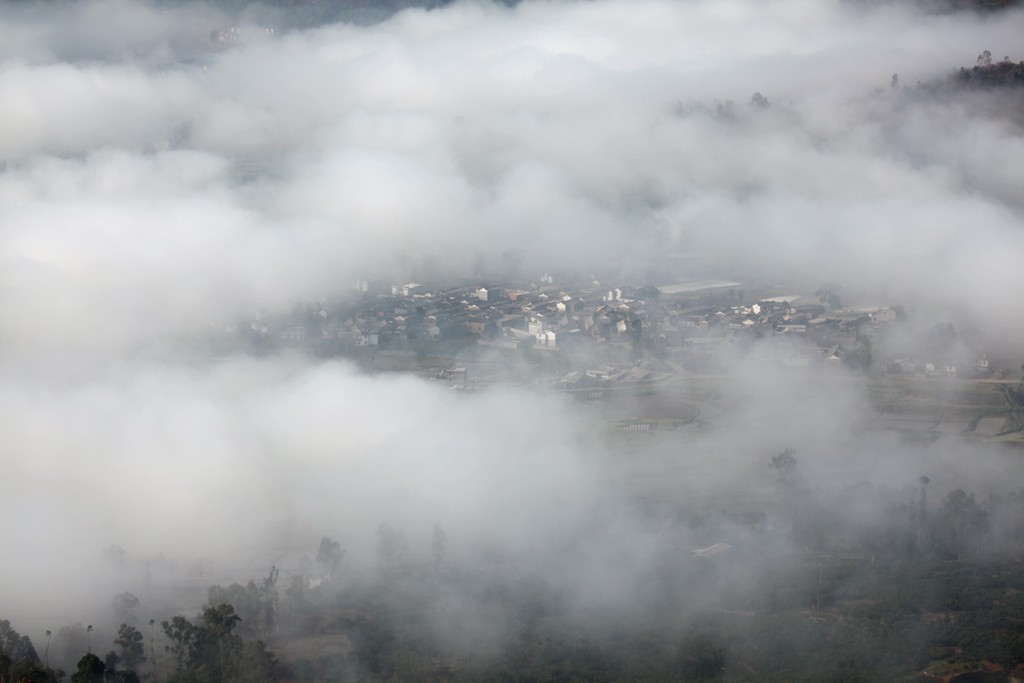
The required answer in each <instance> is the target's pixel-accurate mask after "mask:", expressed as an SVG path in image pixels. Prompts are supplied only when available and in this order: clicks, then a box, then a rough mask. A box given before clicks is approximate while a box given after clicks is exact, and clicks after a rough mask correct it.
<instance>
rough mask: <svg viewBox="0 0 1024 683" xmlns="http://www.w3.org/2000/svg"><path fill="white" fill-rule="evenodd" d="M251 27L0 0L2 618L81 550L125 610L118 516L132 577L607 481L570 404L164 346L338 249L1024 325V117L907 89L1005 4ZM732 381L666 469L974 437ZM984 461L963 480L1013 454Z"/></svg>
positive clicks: (735, 477)
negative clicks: (662, 274) (9, 555)
mask: <svg viewBox="0 0 1024 683" xmlns="http://www.w3.org/2000/svg"><path fill="white" fill-rule="evenodd" d="M258 16H259V15H258V14H253V15H252V17H258ZM231 28H237V29H238V33H237V35H240V36H242V37H241V38H240V39H238V40H233V41H231V42H229V43H226V44H218V45H212V44H211V43H210V38H209V36H210V33H211V31H222V32H225V31H229V30H230V29H231ZM266 28H267V26H265V25H264V24H262V23H260V22H259V21H258V20H257V19H256V18H253V19H252V20H251V21H249V22H248V23H247V21H246V20H244V19H243V20H236V19H231V18H229V17H227V16H226V15H225V14H223V13H222V12H221V11H219V10H217V9H211V8H209V7H206V6H203V5H200V4H190V5H183V6H182V5H174V6H167V7H164V6H159V5H149V4H145V3H137V2H125V1H121V0H110V1H107V0H84V1H83V2H78V3H75V4H73V5H68V4H61V3H58V4H40V5H21V4H7V5H3V6H0V159H2V160H3V165H2V167H0V368H2V375H0V406H2V407H0V433H2V434H3V435H4V446H3V452H4V456H3V482H4V495H3V498H2V502H0V514H2V516H3V517H4V518H5V519H7V520H9V522H11V523H9V524H8V525H7V528H8V533H7V536H6V540H7V543H6V547H7V548H8V549H11V548H18V549H20V551H21V552H23V554H24V556H25V557H26V558H27V559H28V561H26V562H10V561H9V562H5V563H3V566H2V567H0V586H2V588H0V601H2V602H4V603H5V604H8V605H11V606H12V607H11V610H10V614H9V615H7V614H5V616H10V618H12V619H13V618H14V617H15V615H18V614H19V610H24V612H23V614H25V615H26V616H27V612H29V611H30V610H29V608H28V606H29V605H35V606H36V608H38V605H40V604H44V603H45V604H46V605H49V607H47V609H48V610H50V613H51V614H58V613H60V610H62V609H68V613H69V614H70V615H71V616H72V617H74V618H81V619H87V618H88V616H87V614H86V610H85V609H84V608H82V609H78V608H74V607H68V606H69V605H72V604H73V603H72V602H69V599H70V596H72V595H75V596H80V595H81V594H82V592H83V591H88V590H90V589H89V588H88V587H89V586H95V585H97V584H96V583H95V582H97V581H100V579H99V578H98V577H100V576H104V577H105V578H104V579H103V580H102V581H103V582H105V583H102V584H101V585H102V586H103V588H97V589H96V594H97V595H98V597H97V600H98V601H99V604H102V605H109V597H108V595H107V593H108V592H109V593H111V594H112V593H113V592H117V590H119V587H118V585H117V581H116V580H115V579H110V578H109V577H107V574H106V573H107V568H106V565H104V560H103V556H102V550H103V549H104V548H107V547H109V546H111V545H114V544H116V545H119V546H121V547H122V548H123V549H124V550H125V552H126V557H127V558H128V561H129V562H130V563H132V565H131V566H132V567H133V569H132V570H131V571H130V572H128V574H131V572H135V573H134V574H132V577H133V578H131V579H130V580H133V581H135V580H138V578H139V576H140V575H141V572H143V571H144V570H143V569H142V568H141V567H142V566H143V565H142V564H140V562H144V561H147V560H153V558H156V557H158V556H160V555H163V556H165V557H167V558H173V559H174V560H175V561H176V562H179V563H180V564H181V565H182V566H187V565H189V564H190V563H193V562H195V561H196V560H198V559H209V560H212V561H213V562H214V563H215V566H216V567H217V568H218V569H217V571H225V572H226V571H228V568H230V567H236V566H239V565H245V563H246V562H247V561H248V560H249V558H252V557H260V556H262V555H261V553H265V554H267V556H269V554H270V553H271V550H272V549H276V548H294V547H297V546H299V545H302V544H306V547H308V546H309V544H313V545H315V542H316V541H317V540H318V539H319V537H320V535H323V534H329V535H331V536H333V537H336V538H338V539H340V540H341V541H342V542H343V543H344V546H345V548H346V549H347V550H348V553H349V554H348V556H347V557H348V558H349V561H351V562H352V563H353V566H359V564H360V563H365V564H367V565H369V564H370V563H371V561H372V553H373V542H374V536H373V533H374V530H375V529H376V528H377V525H378V524H380V523H381V522H383V521H390V522H391V523H392V524H394V525H396V526H400V527H401V528H403V529H405V531H406V533H407V534H408V535H409V538H410V539H411V540H410V546H411V552H412V553H413V554H414V555H415V554H422V556H423V557H427V556H428V555H429V534H430V529H431V528H432V527H433V525H434V524H435V523H440V524H442V525H443V526H444V527H445V528H446V529H447V530H448V533H449V536H450V538H451V539H452V541H451V547H452V552H453V553H459V552H465V553H469V552H470V551H471V550H472V551H474V552H476V551H479V550H480V549H481V548H485V549H486V548H491V549H492V550H493V551H494V552H499V553H518V554H520V555H527V554H528V553H530V552H533V551H537V552H546V551H547V550H549V549H550V548H553V547H560V546H561V545H564V544H566V543H569V542H570V541H569V540H568V539H572V538H573V536H574V534H577V533H578V531H579V530H580V529H584V528H586V527H587V525H588V524H590V523H592V522H593V518H592V516H593V514H594V511H595V510H596V509H600V508H601V507H602V505H601V504H602V503H608V502H609V501H611V504H614V501H617V500H619V499H620V498H621V491H620V490H619V488H618V487H617V486H616V484H615V482H616V481H617V479H618V477H617V474H616V472H618V470H617V469H616V468H617V467H621V464H620V465H612V464H609V462H610V460H612V459H613V458H612V456H611V455H610V454H609V453H607V452H606V447H605V446H604V445H603V444H602V441H601V439H600V428H599V427H596V426H595V425H594V423H593V422H592V421H591V420H590V418H589V417H588V416H587V414H586V413H585V412H583V411H580V410H579V409H578V408H576V407H574V406H573V405H572V403H571V402H570V401H567V400H563V399H561V398H559V397H555V396H550V395H544V394H539V393H538V392H535V391H531V390H527V389H507V390H494V391H491V392H485V393H483V394H476V395H472V396H461V395H457V394H456V393H455V392H451V391H450V390H448V389H447V388H443V387H440V386H438V385H437V384H436V383H433V384H432V383H426V382H423V381H421V380H419V379H416V378H414V377H408V376H392V375H367V374H363V373H360V372H359V371H358V370H356V369H355V368H352V367H349V366H348V365H347V364H346V363H344V362H322V361H317V360H315V359H311V358H304V357H298V356H279V355H278V356H266V357H242V356H239V357H232V358H230V359H227V360H224V359H221V360H218V361H216V362H206V361H202V360H200V361H196V360H195V359H188V360H182V359H181V357H180V356H179V355H177V354H176V352H175V349H178V348H179V346H178V344H179V342H181V341H182V340H187V339H190V338H193V337H195V336H196V335H203V334H206V333H207V332H208V331H210V330H214V329H216V330H220V329H223V328H224V326H225V325H228V324H231V323H232V322H234V321H236V320H238V319H240V318H244V317H245V316H252V315H254V314H255V313H256V312H257V311H260V310H278V309H282V308H284V309H286V308H287V307H288V306H289V305H291V303H292V302H304V301H310V300H312V299H315V298H317V297H333V296H336V295H337V294H338V293H341V292H344V291H345V290H346V289H347V288H348V287H349V286H350V283H351V281H352V280H353V279H355V278H359V277H364V278H367V277H368V278H382V279H390V278H394V279H395V280H396V281H397V280H398V279H401V278H405V277H409V276H410V274H411V273H414V272H424V271H429V272H430V273H431V274H433V275H434V276H435V277H438V278H441V277H457V276H461V275H465V274H468V273H469V272H470V271H471V270H472V268H473V261H474V259H475V258H478V256H477V255H478V254H480V253H483V255H484V258H487V259H492V260H493V261H498V260H500V254H501V252H502V251H503V250H508V249H521V250H523V253H524V254H525V260H524V267H525V268H532V269H536V270H538V272H540V269H542V268H548V267H562V268H574V269H579V270H586V269H588V268H603V269H607V268H609V267H614V268H619V269H621V270H622V271H623V272H629V273H638V272H639V273H642V272H643V271H644V264H646V263H648V262H649V261H650V260H651V259H652V258H653V256H654V255H657V254H660V253H664V252H687V253H703V254H705V255H706V258H707V259H708V260H709V261H710V262H713V263H715V264H718V265H719V266H720V267H721V268H723V269H726V270H728V271H729V272H734V273H735V272H743V271H744V270H747V271H748V272H757V273H759V274H761V275H764V276H771V277H781V278H785V279H787V280H788V281H791V282H797V283H803V285H809V286H811V288H812V289H813V286H814V285H815V284H817V283H818V282H820V281H824V280H841V281H843V282H845V283H848V287H849V288H850V289H852V290H855V291H858V292H861V293H863V296H864V297H865V298H868V299H874V300H876V301H878V303H884V304H886V305H891V304H895V303H904V304H905V305H908V306H910V305H912V306H914V307H916V309H917V310H930V311H935V312H937V314H940V315H948V316H956V319H957V321H958V322H959V321H965V322H966V323H968V324H974V325H978V326H984V327H985V328H986V330H987V332H988V333H991V334H993V335H997V334H1002V333H1007V334H1014V333H1018V334H1019V333H1020V332H1024V323H1022V320H1021V318H1020V316H1019V315H1007V314H1006V311H1007V309H1008V307H1012V306H1018V305H1019V301H1018V300H1019V297H1018V296H1017V293H1018V292H1019V291H1021V289H1022V287H1024V268H1021V267H1020V264H1021V263H1024V225H1022V222H1024V201H1022V198H1024V192H1022V190H1024V162H1022V159H1024V136H1022V134H1021V133H1022V128H1021V127H1022V125H1024V120H1022V119H1021V117H1020V112H1019V110H1016V111H1014V110H1012V109H1009V110H1008V109H1007V107H1006V106H1005V103H1004V102H1003V101H1002V100H1001V99H1000V97H999V96H998V95H996V94H991V93H988V94H986V93H974V94H972V95H970V96H966V95H963V94H959V95H954V94H951V93H949V92H945V91H943V92H933V91H929V90H927V89H924V88H921V89H918V88H916V86H917V84H918V83H919V82H920V83H925V84H927V83H934V82H937V81H940V80H942V79H944V78H947V77H948V76H949V74H950V73H951V72H952V71H954V70H955V69H957V68H959V67H960V66H972V65H973V64H974V62H975V59H976V57H977V55H978V54H979V53H980V52H981V51H982V50H985V49H988V50H991V52H992V54H993V55H995V56H996V57H997V58H1001V57H1002V56H1003V55H1004V54H1005V55H1008V56H1009V57H1010V58H1011V59H1014V60H1019V59H1021V58H1024V55H1022V54H1020V47H1021V43H1020V36H1021V35H1024V12H1022V11H1008V12H1004V13H1002V14H1000V15H999V16H998V19H994V18H992V17H987V16H983V15H979V14H974V13H951V14H928V13H924V12H921V11H918V10H917V9H915V8H914V6H913V5H911V4H900V3H894V4H879V5H870V6H864V5H861V4H860V3H846V2H827V1H816V0H815V1H812V0H780V1H775V0H769V1H765V0H735V1H734V0H730V1H726V2H723V1H721V0H714V1H711V0H708V1H706V2H674V1H670V0H650V1H636V0H630V1H628V2H627V1H625V0H623V1H618V2H616V1H610V0H599V1H595V2H582V1H580V2H572V1H564V2H540V1H537V2H534V1H527V2H523V3H521V4H519V5H517V6H516V7H514V8H509V7H505V6H502V5H495V4H489V3H487V2H458V3H455V4H452V5H450V6H447V7H445V8H443V9H436V10H431V11H425V10H408V11H404V12H401V13H399V14H397V15H395V16H393V17H392V18H391V19H389V20H387V21H384V22H382V23H377V24H373V25H369V26H355V25H346V24H342V25H329V26H323V27H320V28H314V29H307V30H301V31H300V30H285V29H282V28H280V27H278V28H276V29H275V31H274V32H273V33H269V32H268V31H267V30H266ZM232 35H234V34H232ZM894 73H896V74H898V87H895V88H894V87H891V86H890V83H891V79H892V76H893V74H894ZM755 92H758V93H761V94H762V95H763V96H764V97H766V98H767V99H768V101H769V102H770V107H767V108H757V107H752V106H748V102H750V100H751V98H752V96H753V94H754V93H755ZM729 102H731V103H732V104H729ZM740 374H741V375H742V376H743V377H745V378H746V379H745V382H746V384H745V385H744V386H743V392H742V396H743V400H742V401H741V402H740V407H738V408H737V410H736V411H735V412H734V414H733V418H732V419H733V420H734V421H735V429H731V430H724V431H723V433H722V434H721V435H718V436H717V437H716V438H714V439H708V440H705V441H699V442H695V443H690V444H689V445H687V446H683V447H680V448H683V449H684V452H683V454H682V455H681V456H680V457H682V458H683V462H684V463H686V466H685V467H682V468H680V467H675V468H674V469H672V470H671V471H670V472H667V473H666V474H665V481H667V482H670V483H672V484H673V485H676V484H678V485H679V486H682V487H685V486H699V485H704V484H706V485H707V486H721V487H724V488H726V489H729V488H730V487H737V486H754V485H757V482H758V477H759V476H763V470H764V462H765V458H766V457H767V456H769V455H771V454H773V453H776V452H778V451H780V450H782V449H784V448H786V447H789V446H794V447H798V448H799V449H801V453H808V454H809V453H812V452H819V453H824V454H826V455H822V457H821V460H820V461H819V463H818V464H817V465H815V464H814V460H813V458H810V457H808V459H807V460H806V462H807V466H808V467H809V468H810V470H809V472H810V473H815V472H817V474H820V475H821V476H822V478H827V476H829V475H828V473H829V472H842V477H843V478H844V479H845V478H848V479H849V480H850V481H851V482H855V481H858V480H860V479H863V478H866V477H871V476H874V477H876V478H879V479H881V478H886V477H891V479H892V480H893V481H894V482H895V485H897V486H899V485H902V484H904V483H905V482H906V481H907V480H909V481H913V480H914V479H915V478H916V477H917V476H918V475H919V474H920V473H921V472H920V471H919V469H920V468H919V466H918V465H919V463H922V462H929V461H928V460H927V459H928V458H931V459H932V461H930V462H931V463H932V464H931V466H933V467H934V466H935V462H938V461H945V460H948V461H949V462H950V463H955V462H957V456H956V454H943V453H935V452H930V453H928V454H924V453H923V452H921V451H919V450H915V449H913V448H907V449H904V450H902V451H900V452H899V453H896V452H894V450H893V449H895V448H896V447H895V446H894V445H893V444H890V443H887V442H881V441H880V442H879V443H878V444H875V445H869V446H863V445H851V444H853V442H854V441H856V439H855V438H854V436H852V435H851V434H852V430H853V429H855V427H856V426H857V425H858V424H859V422H858V421H859V420H861V419H862V418H863V415H864V414H865V411H866V410H867V407H866V406H867V402H866V398H865V397H864V395H863V393H862V392H861V391H860V390H859V389H857V388H854V389H851V390H850V391H849V392H847V393H843V394H842V395H830V396H829V397H828V400H822V399H821V397H820V396H816V395H814V393H813V391H810V390H809V389H808V388H807V387H806V386H803V385H800V384H794V383H791V382H790V380H788V379H787V378H786V377H781V376H774V375H771V374H770V373H769V374H763V373H760V372H759V371H758V370H756V369H755V368H754V366H752V368H751V371H750V372H746V373H740ZM836 444H839V446H835V445H836ZM830 447H836V448H837V453H838V454H835V455H834V456H828V455H827V452H828V450H829V448H830ZM685 449H690V450H685ZM840 455H843V456H849V457H848V458H840V457H839V456H840ZM830 457H831V458H832V459H831V460H830V459H829V458H830ZM988 458H989V459H987V460H985V461H984V463H983V464H981V465H977V464H976V465H975V467H974V468H973V469H972V472H971V473H972V474H973V475H974V476H976V478H977V479H978V480H983V481H986V482H1001V483H1002V484H1005V485H1007V486H1012V485H1014V484H1015V483H1018V482H1020V481H1021V476H1020V473H1019V472H1017V471H1015V470H1013V469H1011V468H1009V467H1008V466H1007V465H1006V464H1005V461H1004V460H1003V459H1002V456H1000V455H998V454H992V455H990V456H988ZM879 463H882V464H881V465H880V464H879ZM815 467H817V468H818V470H815ZM833 467H834V468H838V469H834V470H833V469H830V468H833ZM957 471H959V470H957ZM759 472H761V474H759ZM837 476H838V475H837ZM622 524H624V525H627V526H628V522H625V521H624V522H622ZM623 536H624V537H629V536H630V534H629V533H626V532H623ZM637 542H639V541H637ZM595 552H596V551H595ZM264 570H265V568H264V567H263V566H262V565H260V567H259V568H257V569H256V570H254V572H255V573H257V574H258V573H259V572H262V571H264ZM217 576H221V575H219V574H218V575H217ZM237 578H239V579H245V578H249V577H248V576H239V577H237ZM127 580H128V579H126V581H127ZM108 588H109V589H110V590H109V591H108Z"/></svg>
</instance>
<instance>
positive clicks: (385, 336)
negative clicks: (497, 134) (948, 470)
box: [249, 275, 900, 387]
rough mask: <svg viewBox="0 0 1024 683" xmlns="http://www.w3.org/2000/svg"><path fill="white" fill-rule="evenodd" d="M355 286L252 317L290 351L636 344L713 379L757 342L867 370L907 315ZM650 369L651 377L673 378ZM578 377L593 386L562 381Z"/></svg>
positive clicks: (599, 290) (588, 294) (612, 372)
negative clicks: (871, 350) (269, 316)
mask: <svg viewBox="0 0 1024 683" xmlns="http://www.w3.org/2000/svg"><path fill="white" fill-rule="evenodd" d="M726 284H727V285H733V284H736V283H726ZM355 290H356V292H357V296H356V297H355V298H354V299H352V300H350V301H349V302H347V303H346V304H344V305H339V306H336V307H332V308H328V307H327V305H326V303H325V302H319V303H314V304H309V305H306V306H305V307H302V309H301V310H298V309H297V310H296V311H295V312H293V315H292V316H291V317H290V318H289V319H288V320H287V321H285V322H281V323H279V324H276V325H274V324H269V323H267V322H265V321H262V320H253V321H251V322H250V324H249V327H250V328H251V334H256V335H261V336H262V337H265V338H271V339H272V340H273V341H274V342H275V343H277V344H279V345H284V346H288V345H293V346H296V345H297V346H303V345H305V346H309V345H311V344H320V345H323V344H333V345H336V346H354V347H373V348H375V349H391V350H402V349H405V350H410V349H412V350H416V349H424V348H428V347H429V345H430V344H431V343H435V342H436V343H439V344H441V345H448V347H449V348H448V351H449V352H450V351H451V346H452V345H463V344H476V345H480V346H490V347H496V348H503V349H538V350H542V351H545V350H546V351H550V350H556V349H566V348H569V349H579V348H581V347H588V346H589V347H593V346H595V345H604V344H607V345H613V346H614V345H618V346H623V347H627V348H628V349H630V351H632V352H633V353H632V357H633V359H634V360H635V361H637V362H639V360H640V359H644V358H659V359H662V360H664V361H667V362H671V363H673V366H676V364H682V365H683V366H684V367H686V368H687V369H689V370H691V371H696V372H700V371H709V372H713V371H719V370H726V369H728V368H727V367H726V366H727V365H728V364H730V363H734V362H736V359H737V358H739V357H741V356H742V354H740V353H737V352H736V351H737V350H740V349H742V347H744V346H745V345H747V344H749V343H751V342H752V341H754V340H771V342H772V343H770V344H767V345H766V346H767V347H768V348H770V349H772V353H773V354H774V355H775V356H776V357H777V359H778V362H779V363H780V364H781V365H783V366H786V367H792V368H812V367H818V366H821V367H838V366H840V365H843V364H850V363H851V362H855V361H856V362H860V360H857V359H855V358H854V357H853V356H855V355H856V354H858V353H863V347H864V340H865V339H868V338H870V337H871V336H872V335H873V334H875V332H877V330H879V329H881V328H883V327H884V326H886V325H890V324H893V323H895V322H896V320H897V318H898V317H899V316H900V311H899V309H898V308H875V309H844V310H841V311H830V310H828V309H827V307H826V306H825V305H823V304H819V303H816V302H814V303H803V300H802V299H801V297H799V296H796V295H793V296H772V297H768V298H762V299H752V298H749V297H745V296H744V294H745V293H744V292H743V291H742V290H741V291H739V292H737V291H735V290H733V289H728V291H726V290H725V287H720V288H713V289H712V291H709V292H707V293H700V294H699V295H697V294H693V293H690V294H688V295H684V296H679V295H676V294H674V292H676V291H677V290H679V286H676V287H665V288H663V289H659V288H656V287H653V286H642V287H641V286H625V285H617V286H607V285H602V284H601V283H600V282H598V281H597V280H595V279H593V278H589V279H587V280H586V281H584V282H575V283H561V282H555V279H554V278H553V277H551V276H548V275H545V276H544V277H542V278H541V279H540V280H539V281H537V282H503V283H480V284H474V285H464V284H459V285H453V286H433V287H426V286H424V285H421V284H418V283H414V282H407V283H395V284H390V285H386V286H385V285H384V284H383V283H379V282H371V281H365V280H361V281H359V282H357V283H355ZM680 291H686V290H685V289H683V290H680ZM861 360H862V359H861ZM645 370H649V372H648V373H647V375H645V377H646V376H648V375H649V376H650V377H660V376H662V375H664V374H665V373H666V372H671V369H669V368H666V367H658V368H645ZM588 372H589V374H590V376H591V378H592V379H593V378H596V377H599V376H602V379H607V378H608V377H615V376H618V377H620V378H621V377H627V376H628V377H631V378H634V375H636V374H637V373H638V372H641V371H638V370H637V369H636V368H635V367H618V366H616V367H612V368H609V369H607V370H606V371H601V370H600V369H599V368H595V369H593V371H590V370H588ZM634 379H635V378H634ZM576 381H582V382H585V381H586V380H583V379H582V378H575V381H574V378H566V380H565V382H564V383H565V384H566V385H567V387H568V386H570V385H572V384H574V383H575V382H576Z"/></svg>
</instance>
